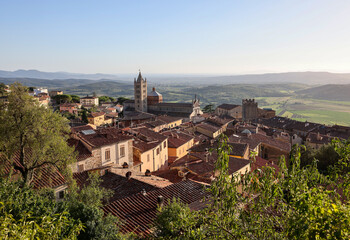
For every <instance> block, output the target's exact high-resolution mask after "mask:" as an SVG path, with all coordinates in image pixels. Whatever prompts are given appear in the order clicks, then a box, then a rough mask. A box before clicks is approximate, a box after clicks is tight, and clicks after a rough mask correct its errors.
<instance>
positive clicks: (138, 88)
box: [134, 71, 147, 112]
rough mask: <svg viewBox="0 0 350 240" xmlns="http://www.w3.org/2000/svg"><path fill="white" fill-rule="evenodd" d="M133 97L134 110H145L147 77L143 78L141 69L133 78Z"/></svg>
mask: <svg viewBox="0 0 350 240" xmlns="http://www.w3.org/2000/svg"><path fill="white" fill-rule="evenodd" d="M134 99H135V110H136V111H141V112H147V79H146V78H145V79H143V77H142V75H141V71H139V76H138V77H137V79H136V78H134Z"/></svg>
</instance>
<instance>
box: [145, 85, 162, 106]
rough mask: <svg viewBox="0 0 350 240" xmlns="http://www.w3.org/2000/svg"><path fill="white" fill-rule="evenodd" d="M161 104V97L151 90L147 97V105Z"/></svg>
mask: <svg viewBox="0 0 350 240" xmlns="http://www.w3.org/2000/svg"><path fill="white" fill-rule="evenodd" d="M162 102H163V96H162V94H160V93H159V92H157V91H156V88H153V89H152V91H151V92H150V93H149V94H148V95H147V105H148V106H149V105H153V104H157V103H162Z"/></svg>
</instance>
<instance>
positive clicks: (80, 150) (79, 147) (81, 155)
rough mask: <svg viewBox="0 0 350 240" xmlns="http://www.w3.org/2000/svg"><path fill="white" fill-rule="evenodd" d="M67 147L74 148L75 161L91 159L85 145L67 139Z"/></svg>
mask: <svg viewBox="0 0 350 240" xmlns="http://www.w3.org/2000/svg"><path fill="white" fill-rule="evenodd" d="M67 142H68V145H69V146H71V147H74V148H75V151H76V152H77V154H78V155H77V161H78V162H79V161H82V160H85V159H87V158H89V157H92V153H91V152H90V151H89V149H87V148H86V147H85V145H84V144H83V143H82V142H81V141H80V140H77V139H73V138H70V139H68V141H67Z"/></svg>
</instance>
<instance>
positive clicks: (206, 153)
mask: <svg viewBox="0 0 350 240" xmlns="http://www.w3.org/2000/svg"><path fill="white" fill-rule="evenodd" d="M204 156H205V162H208V157H209V151H208V148H206V149H205V154H204Z"/></svg>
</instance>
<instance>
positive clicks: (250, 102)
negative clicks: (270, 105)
mask: <svg viewBox="0 0 350 240" xmlns="http://www.w3.org/2000/svg"><path fill="white" fill-rule="evenodd" d="M257 118H258V103H257V102H255V100H254V99H242V120H243V121H244V122H248V121H251V120H253V119H257Z"/></svg>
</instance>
